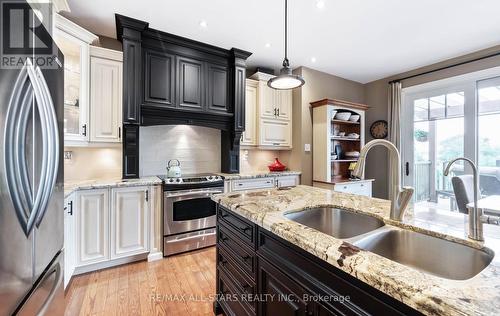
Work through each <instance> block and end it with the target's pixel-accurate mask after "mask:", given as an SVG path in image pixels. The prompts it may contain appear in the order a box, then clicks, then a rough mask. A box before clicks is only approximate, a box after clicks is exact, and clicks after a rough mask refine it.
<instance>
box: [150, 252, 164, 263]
mask: <svg viewBox="0 0 500 316" xmlns="http://www.w3.org/2000/svg"><path fill="white" fill-rule="evenodd" d="M161 259H163V252H153V253H150V254H149V255H148V262H151V261H156V260H161Z"/></svg>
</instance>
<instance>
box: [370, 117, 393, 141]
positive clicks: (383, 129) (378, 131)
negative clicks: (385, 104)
mask: <svg viewBox="0 0 500 316" xmlns="http://www.w3.org/2000/svg"><path fill="white" fill-rule="evenodd" d="M388 133H389V126H388V124H387V121H384V120H378V121H375V122H373V124H372V126H371V127H370V134H371V135H372V137H373V138H376V139H382V138H386V137H387V134H388Z"/></svg>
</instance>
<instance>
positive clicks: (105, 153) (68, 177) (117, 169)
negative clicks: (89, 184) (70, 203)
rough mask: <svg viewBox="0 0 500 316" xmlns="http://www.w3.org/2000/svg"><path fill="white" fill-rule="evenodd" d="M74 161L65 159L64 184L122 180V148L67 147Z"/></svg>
mask: <svg viewBox="0 0 500 316" xmlns="http://www.w3.org/2000/svg"><path fill="white" fill-rule="evenodd" d="M64 150H65V151H71V153H72V156H73V157H72V159H64V182H75V181H86V180H100V179H120V178H121V177H122V148H121V146H120V147H113V148H91V147H66V148H64Z"/></svg>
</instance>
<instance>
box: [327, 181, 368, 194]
mask: <svg viewBox="0 0 500 316" xmlns="http://www.w3.org/2000/svg"><path fill="white" fill-rule="evenodd" d="M333 190H334V191H337V192H344V193H352V194H358V195H366V196H371V194H372V183H371V182H353V183H339V184H336V185H335V187H334V188H333Z"/></svg>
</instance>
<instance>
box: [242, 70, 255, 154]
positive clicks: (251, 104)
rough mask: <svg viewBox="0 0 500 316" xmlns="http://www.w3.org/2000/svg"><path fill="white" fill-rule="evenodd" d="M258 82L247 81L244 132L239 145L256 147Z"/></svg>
mask: <svg viewBox="0 0 500 316" xmlns="http://www.w3.org/2000/svg"><path fill="white" fill-rule="evenodd" d="M257 89H258V81H255V80H251V79H247V80H246V91H245V131H244V132H243V134H242V137H241V145H243V146H256V145H257V121H258V119H257V99H258V93H257Z"/></svg>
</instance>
